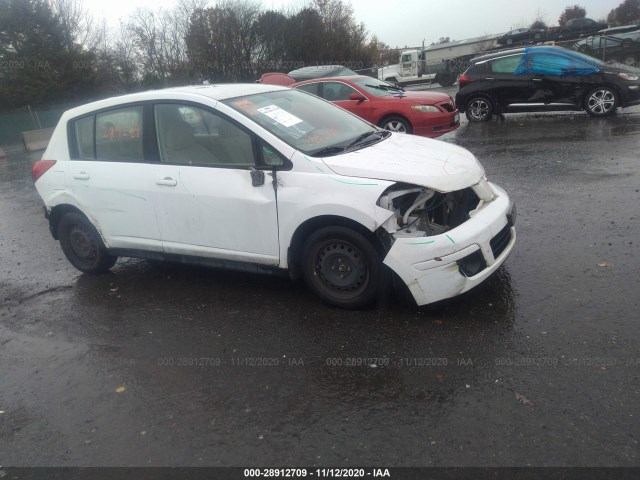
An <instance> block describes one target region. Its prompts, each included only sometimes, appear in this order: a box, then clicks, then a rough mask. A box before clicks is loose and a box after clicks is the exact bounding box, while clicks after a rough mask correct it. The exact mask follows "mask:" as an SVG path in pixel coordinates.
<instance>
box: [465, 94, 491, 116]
mask: <svg viewBox="0 0 640 480" xmlns="http://www.w3.org/2000/svg"><path fill="white" fill-rule="evenodd" d="M469 112H470V113H471V117H472V118H473V119H475V120H484V119H485V118H487V116H488V115H489V104H488V103H487V102H486V101H485V100H482V99H476V100H474V101H472V102H471V103H470V104H469Z"/></svg>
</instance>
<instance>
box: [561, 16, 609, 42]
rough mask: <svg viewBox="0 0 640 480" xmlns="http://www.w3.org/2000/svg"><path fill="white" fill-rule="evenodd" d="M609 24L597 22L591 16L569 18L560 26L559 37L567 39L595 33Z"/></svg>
mask: <svg viewBox="0 0 640 480" xmlns="http://www.w3.org/2000/svg"><path fill="white" fill-rule="evenodd" d="M608 26H609V25H607V24H606V23H602V22H596V21H595V20H593V19H591V18H574V19H573V20H569V21H567V23H565V24H564V25H561V26H560V27H558V30H557V38H559V39H566V38H573V37H580V36H584V35H593V34H594V33H596V32H598V31H600V30H603V29H605V28H607V27H608Z"/></svg>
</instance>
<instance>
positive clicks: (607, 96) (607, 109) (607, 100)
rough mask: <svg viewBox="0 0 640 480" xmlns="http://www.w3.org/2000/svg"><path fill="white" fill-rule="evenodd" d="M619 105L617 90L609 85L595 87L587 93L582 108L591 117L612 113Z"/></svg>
mask: <svg viewBox="0 0 640 480" xmlns="http://www.w3.org/2000/svg"><path fill="white" fill-rule="evenodd" d="M619 105H620V96H619V95H618V92H616V91H615V90H614V89H612V88H610V87H597V88H594V89H593V90H591V91H590V92H589V93H587V96H586V97H585V100H584V109H585V110H586V111H587V113H588V114H589V115H591V116H592V117H606V116H608V115H612V114H613V113H614V112H615V111H616V109H617V108H618V106H619Z"/></svg>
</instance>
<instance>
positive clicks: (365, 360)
mask: <svg viewBox="0 0 640 480" xmlns="http://www.w3.org/2000/svg"><path fill="white" fill-rule="evenodd" d="M443 139H444V140H446V141H449V142H452V143H455V144H458V145H461V146H464V147H466V148H468V149H470V150H471V151H472V152H473V153H474V154H476V155H477V156H478V158H479V159H480V160H481V162H482V163H483V164H484V166H485V168H486V170H487V174H488V177H489V179H490V180H491V181H494V182H495V183H498V184H499V185H501V186H503V187H504V188H505V189H506V190H507V191H508V192H509V193H510V195H511V196H512V197H513V198H514V199H515V200H516V202H517V205H518V219H517V225H516V226H517V229H518V241H517V244H516V248H515V250H514V252H513V254H512V255H511V257H510V258H509V259H508V260H507V262H506V263H505V265H504V266H503V267H502V268H501V269H500V270H499V271H498V273H497V274H496V275H495V276H494V277H493V278H492V279H491V280H490V281H488V282H487V283H485V284H484V285H482V286H480V287H479V288H478V289H476V290H475V291H471V292H469V293H468V294H465V295H463V296H461V297H458V298H456V299H453V300H451V301H446V302H442V303H439V304H436V305H432V306H428V307H424V308H417V307H415V306H414V305H413V304H412V303H411V301H410V299H409V298H408V297H407V296H406V294H405V293H404V292H403V291H402V290H398V291H396V292H395V293H394V294H393V295H391V296H390V298H388V299H386V300H385V301H384V302H383V304H382V305H381V306H379V307H377V308H375V309H370V310H366V311H359V312H352V311H343V310H339V309H336V308H332V307H328V306H325V305H324V304H322V303H321V302H320V301H319V300H318V299H317V298H315V297H314V296H313V295H312V294H311V293H310V292H309V291H307V289H306V288H305V286H304V284H303V283H301V282H298V283H293V282H291V281H289V280H287V279H286V278H276V277H269V276H256V275H251V274H244V273H236V272H227V271H219V270H213V269H207V268H197V267H187V266H181V265H173V264H160V263H155V262H151V261H142V260H122V259H121V260H120V261H119V262H118V263H117V264H116V266H115V267H114V269H113V271H112V273H111V274H108V275H103V276H86V275H81V274H80V273H79V272H78V271H76V270H75V269H74V268H73V267H72V266H71V265H70V264H69V263H68V262H67V260H66V259H65V258H64V256H63V254H62V251H61V250H60V247H59V245H58V243H57V242H56V241H54V240H53V239H52V238H51V236H50V234H49V231H48V228H47V222H46V220H45V219H44V217H43V215H42V207H41V201H40V199H39V197H38V196H37V194H36V192H35V189H34V188H33V185H32V183H31V178H30V167H31V163H32V162H33V161H35V160H37V159H38V158H39V157H40V155H41V153H37V154H33V155H31V156H27V155H25V154H22V153H21V152H19V151H15V150H14V151H11V149H9V152H8V153H9V156H8V158H6V159H0V302H1V304H0V372H1V376H0V452H1V454H0V456H1V458H0V460H1V463H0V464H1V465H4V466H45V465H58V466H60V465H67V466H113V465H118V466H167V465H168V466H189V465H192V466H200V465H209V466H296V465H298V466H301V465H305V466H312V465H318V466H341V467H342V466H372V465H377V466H388V467H392V466H452V465H456V466H526V465H533V466H573V465H580V466H616V465H620V466H640V448H639V445H638V441H639V440H640V408H639V405H640V326H639V320H640V316H639V313H640V312H639V305H640V300H639V298H640V286H639V281H638V271H639V270H640V192H639V189H640V158H639V154H638V152H639V151H640V107H635V108H632V109H627V110H625V111H623V112H621V113H618V115H616V116H615V117H613V118H609V119H592V118H589V117H587V115H586V114H583V113H579V114H543V115H507V116H506V118H505V121H504V122H501V121H498V120H494V121H492V122H490V123H486V124H467V123H466V122H465V123H463V125H462V127H461V128H460V129H459V130H457V131H456V132H452V133H450V134H447V135H446V136H445V137H443ZM371 365H374V366H371Z"/></svg>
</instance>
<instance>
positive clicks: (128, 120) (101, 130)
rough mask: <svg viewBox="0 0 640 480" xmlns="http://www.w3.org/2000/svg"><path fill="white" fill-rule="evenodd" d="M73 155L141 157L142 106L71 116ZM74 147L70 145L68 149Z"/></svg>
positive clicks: (109, 158) (113, 158) (119, 158)
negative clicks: (76, 116)
mask: <svg viewBox="0 0 640 480" xmlns="http://www.w3.org/2000/svg"><path fill="white" fill-rule="evenodd" d="M72 129H73V133H74V137H75V157H76V158H78V159H81V160H104V161H138V162H139V161H142V160H144V154H143V148H142V106H136V107H125V108H118V109H114V110H108V111H105V112H100V113H98V114H96V115H90V116H87V117H83V118H80V119H78V120H74V121H73V122H72ZM71 150H74V149H71Z"/></svg>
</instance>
